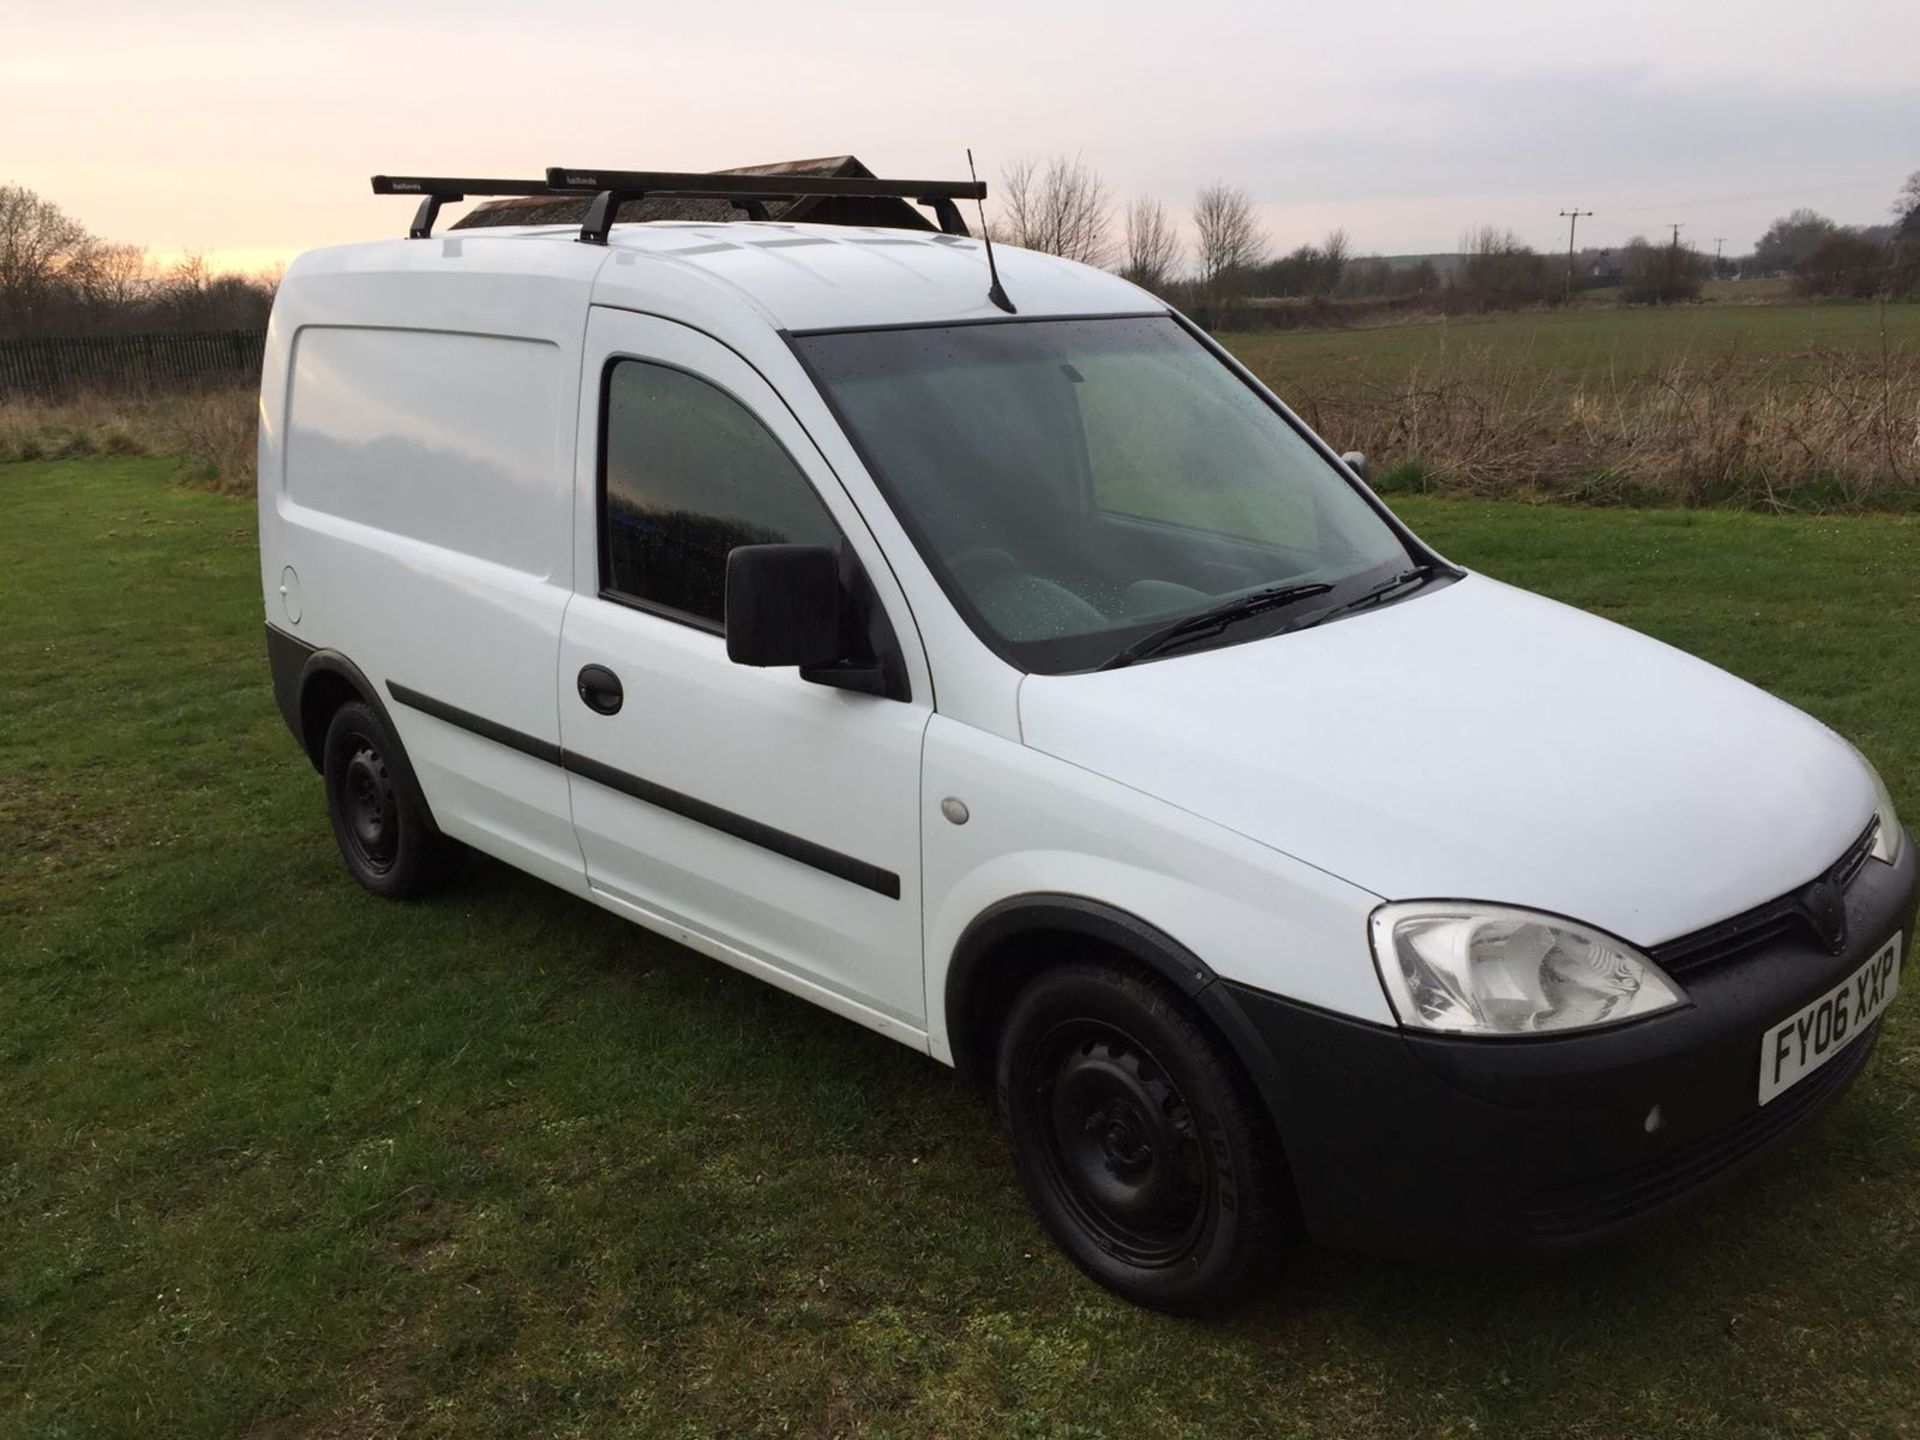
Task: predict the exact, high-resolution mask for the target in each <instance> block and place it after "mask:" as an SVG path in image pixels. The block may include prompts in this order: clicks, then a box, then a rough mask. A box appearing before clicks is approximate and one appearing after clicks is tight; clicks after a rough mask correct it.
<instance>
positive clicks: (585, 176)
mask: <svg viewBox="0 0 1920 1440" xmlns="http://www.w3.org/2000/svg"><path fill="white" fill-rule="evenodd" d="M583 190H591V191H594V192H596V193H595V197H594V202H593V205H592V207H591V208H590V209H589V210H588V211H587V219H586V223H585V224H584V225H582V226H581V227H580V240H581V242H582V243H583V244H587V245H604V244H606V243H607V235H608V233H609V232H610V231H611V230H612V229H613V222H614V219H615V217H616V216H617V215H618V214H619V211H620V207H621V206H622V205H625V204H628V203H629V202H631V201H634V200H640V199H644V198H645V197H646V196H648V195H679V196H682V197H685V198H687V199H698V200H732V201H735V202H737V203H741V206H742V208H743V209H746V210H747V211H748V213H749V214H753V209H754V207H755V206H756V205H757V204H758V202H762V201H764V200H766V199H768V198H772V197H778V198H780V199H798V198H801V197H803V196H810V195H821V196H842V197H847V198H858V199H871V198H885V199H897V200H912V201H915V202H916V203H918V204H921V205H929V206H932V207H933V212H934V214H935V216H936V217H938V219H939V221H940V229H941V230H942V231H943V232H944V233H946V234H948V235H965V234H966V233H967V225H966V221H964V220H962V219H961V218H960V207H959V206H958V205H956V204H955V203H954V202H955V201H956V200H984V199H986V196H987V187H986V186H985V185H984V184H982V183H981V182H979V181H978V180H880V179H872V180H868V179H861V178H859V177H856V176H850V175H782V174H766V175H740V174H728V173H720V174H701V173H699V172H690V171H679V170H574V169H569V168H567V167H566V166H564V165H555V166H552V167H550V168H549V169H548V171H547V193H553V194H578V193H580V192H581V191H583ZM759 208H760V210H761V214H762V215H764V213H765V210H764V206H760V207H759ZM754 218H755V219H759V218H761V217H760V215H755V216H754Z"/></svg>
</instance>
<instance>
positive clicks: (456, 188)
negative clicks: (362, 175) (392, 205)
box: [373, 175, 582, 240]
mask: <svg viewBox="0 0 1920 1440" xmlns="http://www.w3.org/2000/svg"><path fill="white" fill-rule="evenodd" d="M581 188H582V187H579V186H557V187H556V186H554V185H552V184H550V183H549V182H548V181H545V180H461V179H454V178H451V177H448V176H443V175H376V176H374V177H373V193H374V194H376V195H418V196H419V197H420V208H419V209H418V210H416V211H415V212H414V215H413V225H412V227H411V228H410V229H409V230H408V231H407V238H408V239H409V240H425V239H427V238H428V237H429V236H431V235H432V234H433V222H434V221H435V220H436V219H438V218H439V216H440V207H441V206H442V205H445V204H447V203H449V202H450V201H459V200H464V199H466V198H467V197H468V196H469V195H568V194H578V193H580V190H581Z"/></svg>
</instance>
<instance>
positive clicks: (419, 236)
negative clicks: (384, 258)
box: [407, 195, 467, 240]
mask: <svg viewBox="0 0 1920 1440" xmlns="http://www.w3.org/2000/svg"><path fill="white" fill-rule="evenodd" d="M466 198H467V197H466V196H464V195H423V196H421V197H420V208H419V209H418V210H416V211H414V212H413V224H412V225H411V226H410V227H408V230H407V238H408V239H409V240H431V239H432V238H433V222H434V221H436V220H438V219H439V218H440V207H441V206H442V205H444V204H446V203H447V201H449V200H464V199H466Z"/></svg>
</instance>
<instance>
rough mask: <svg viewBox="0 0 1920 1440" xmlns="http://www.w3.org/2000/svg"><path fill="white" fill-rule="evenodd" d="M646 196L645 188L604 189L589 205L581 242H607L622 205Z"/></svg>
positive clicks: (592, 243)
mask: <svg viewBox="0 0 1920 1440" xmlns="http://www.w3.org/2000/svg"><path fill="white" fill-rule="evenodd" d="M646 196H647V192H646V191H644V190H602V191H601V192H600V193H599V194H598V195H596V196H594V197H593V204H591V205H589V206H588V207H587V218H586V220H585V221H584V222H583V223H582V224H581V226H580V234H579V237H578V238H579V241H580V243H581V244H582V245H604V244H606V243H607V236H608V235H610V234H612V233H613V222H614V221H615V220H616V219H618V218H619V215H620V207H621V206H622V205H625V204H627V203H628V202H629V201H633V200H644V199H645V198H646Z"/></svg>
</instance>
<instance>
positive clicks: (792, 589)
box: [726, 545, 847, 666]
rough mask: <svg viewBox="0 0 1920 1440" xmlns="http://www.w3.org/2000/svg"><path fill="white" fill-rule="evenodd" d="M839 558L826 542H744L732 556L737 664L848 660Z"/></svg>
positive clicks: (730, 602)
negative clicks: (811, 543) (779, 543)
mask: <svg viewBox="0 0 1920 1440" xmlns="http://www.w3.org/2000/svg"><path fill="white" fill-rule="evenodd" d="M841 613H842V607H841V594H840V557H839V556H838V555H836V554H835V553H834V552H833V550H831V549H830V548H828V547H827V546H825V545H739V546H736V547H735V548H734V549H733V550H731V551H729V552H728V554H727V609H726V615H727V658H728V659H729V660H731V661H733V662H734V663H735V664H737V665H763V666H775V665H800V666H814V665H831V664H833V663H834V662H835V661H837V660H841V659H844V658H845V656H846V651H847V646H846V640H845V634H844V632H843V630H842V628H841Z"/></svg>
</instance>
